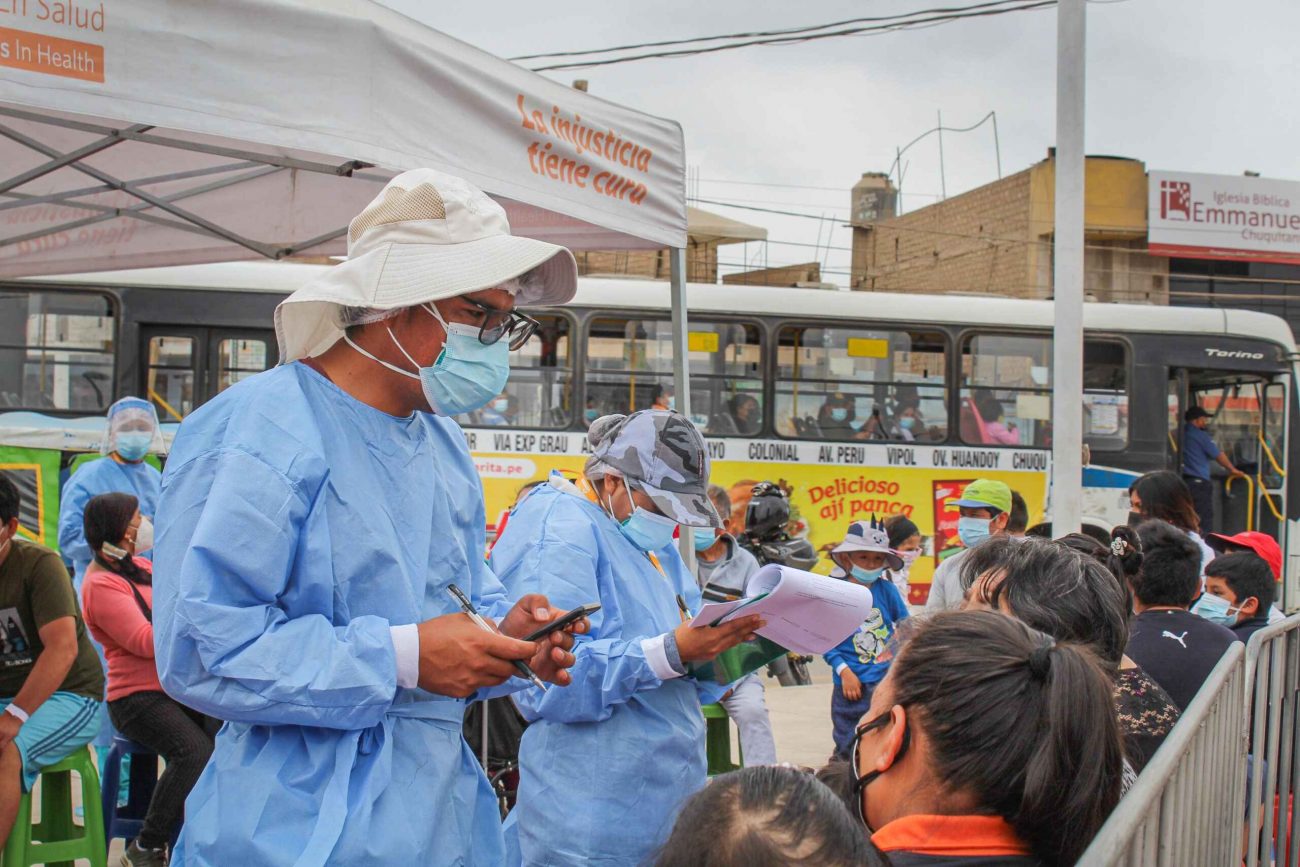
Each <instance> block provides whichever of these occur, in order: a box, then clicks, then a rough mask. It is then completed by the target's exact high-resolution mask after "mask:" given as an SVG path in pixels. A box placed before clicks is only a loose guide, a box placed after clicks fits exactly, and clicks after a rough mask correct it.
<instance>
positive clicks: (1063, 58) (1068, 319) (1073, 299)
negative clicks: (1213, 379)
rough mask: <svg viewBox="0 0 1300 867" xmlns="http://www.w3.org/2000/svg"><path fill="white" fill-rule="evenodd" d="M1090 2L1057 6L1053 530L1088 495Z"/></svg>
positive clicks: (1076, 515)
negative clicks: (1085, 445)
mask: <svg viewBox="0 0 1300 867" xmlns="http://www.w3.org/2000/svg"><path fill="white" fill-rule="evenodd" d="M1085 10H1086V3H1085V0H1059V2H1058V3H1057V5H1056V166H1055V178H1056V192H1055V207H1056V215H1055V235H1054V239H1055V240H1054V242H1053V252H1054V254H1055V256H1054V258H1055V261H1054V265H1053V274H1052V287H1053V297H1054V299H1055V303H1054V305H1053V306H1054V309H1055V324H1054V329H1053V333H1052V336H1053V340H1052V355H1053V358H1052V360H1053V362H1054V363H1053V368H1054V372H1053V390H1052V488H1051V506H1052V535H1053V536H1058V537H1059V536H1063V535H1065V534H1066V533H1072V532H1074V531H1076V530H1078V529H1079V526H1080V524H1081V518H1082V505H1083V503H1082V500H1083V201H1084V200H1083V175H1084V155H1083V130H1084V77H1085V75H1084V74H1085V57H1084V44H1085V39H1084V34H1085V30H1086V26H1085V25H1086V11H1085Z"/></svg>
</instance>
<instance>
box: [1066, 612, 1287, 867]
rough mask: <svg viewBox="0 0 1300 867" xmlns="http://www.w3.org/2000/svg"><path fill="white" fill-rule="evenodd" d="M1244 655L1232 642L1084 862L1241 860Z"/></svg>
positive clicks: (1215, 866) (1210, 864)
mask: <svg viewBox="0 0 1300 867" xmlns="http://www.w3.org/2000/svg"><path fill="white" fill-rule="evenodd" d="M1298 619H1300V618H1298ZM1279 625H1280V624H1279ZM1245 658H1246V651H1245V648H1243V647H1242V645H1241V644H1239V643H1238V644H1233V645H1232V646H1231V647H1229V648H1228V651H1227V652H1226V653H1225V654H1224V655H1223V658H1222V659H1220V660H1219V662H1218V664H1217V665H1216V666H1215V667H1214V670H1213V671H1211V672H1210V676H1209V677H1208V678H1207V679H1206V681H1205V684H1204V685H1203V686H1202V687H1201V690H1200V692H1198V693H1197V694H1196V698H1194V699H1193V700H1192V703H1191V704H1190V705H1189V706H1188V708H1187V710H1186V711H1184V713H1183V715H1182V717H1181V718H1180V719H1179V721H1178V724H1177V725H1175V726H1174V728H1173V731H1171V732H1170V733H1169V736H1168V737H1167V738H1165V742H1164V743H1163V744H1162V745H1161V746H1160V749H1159V750H1157V751H1156V754H1155V756H1153V757H1152V759H1151V761H1150V763H1148V764H1147V766H1146V768H1145V769H1144V770H1143V771H1142V774H1141V775H1140V776H1139V777H1138V779H1137V782H1136V783H1134V784H1133V788H1132V789H1130V790H1129V791H1128V793H1127V794H1126V795H1125V796H1124V798H1123V799H1122V800H1121V801H1120V802H1119V806H1117V807H1116V808H1115V811H1114V812H1113V813H1111V815H1110V818H1109V819H1107V820H1106V823H1105V824H1104V825H1103V826H1102V828H1101V830H1100V831H1098V832H1097V836H1096V837H1095V838H1094V839H1093V841H1092V845H1090V846H1089V847H1088V849H1087V851H1086V852H1084V853H1083V857H1082V858H1081V859H1079V864H1080V865H1089V867H1091V865H1098V867H1103V865H1104V867H1111V865H1133V867H1137V865H1142V867H1146V865H1168V867H1194V865H1205V867H1228V865H1238V864H1241V860H1242V859H1241V850H1242V845H1243V838H1242V828H1243V826H1242V820H1243V819H1244V817H1245V813H1246V809H1245V805H1246V780H1245V774H1244V772H1243V771H1244V767H1245V764H1246V732H1245V728H1246V727H1245V706H1246V666H1245Z"/></svg>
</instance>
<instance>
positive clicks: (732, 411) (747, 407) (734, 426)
mask: <svg viewBox="0 0 1300 867" xmlns="http://www.w3.org/2000/svg"><path fill="white" fill-rule="evenodd" d="M762 426H763V409H762V405H761V404H759V402H758V399H757V398H755V397H754V396H753V395H750V394H737V395H733V396H732V397H731V398H729V399H728V400H727V411H726V412H725V413H722V414H720V415H715V416H714V417H713V420H712V422H711V424H710V425H709V431H708V432H709V433H710V434H714V435H717V436H753V435H754V434H756V433H758V431H759V428H761V427H762Z"/></svg>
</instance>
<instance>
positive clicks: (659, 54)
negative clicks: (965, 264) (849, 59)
mask: <svg viewBox="0 0 1300 867" xmlns="http://www.w3.org/2000/svg"><path fill="white" fill-rule="evenodd" d="M1055 5H1056V0H994V2H988V3H977V4H973V5H970V6H965V7H950V8H949V9H948V10H945V9H928V10H921V11H918V12H912V13H907V14H903V15H895V16H882V17H881V18H880V19H875V20H879V21H884V22H886V23H877V24H870V25H864V26H860V27H849V28H845V29H840V30H827V29H826V28H830V27H836V26H838V25H837V24H834V23H832V24H823V25H820V26H817V27H806V28H799V29H798V30H797V31H785V32H782V31H772V32H771V34H769V35H757V34H755V35H753V37H752V38H750V36H749V35H747V34H730V35H727V36H715V37H700V38H697V39H684V40H672V41H671V42H667V43H663V44H664V45H667V44H679V45H681V44H689V43H698V42H712V41H718V40H722V39H732V40H737V39H738V41H731V42H725V43H723V44H721V45H704V46H699V45H696V46H694V47H690V48H682V49H677V50H673V51H653V52H649V53H644V54H631V55H626V56H622V57H610V58H594V59H586V60H576V61H572V62H567V63H555V64H551V65H549V66H535V67H532V70H533V71H534V72H550V71H554V70H560V69H585V68H588V67H593V66H610V65H613V64H616V63H629V62H631V61H634V60H651V59H658V58H673V57H692V56H695V55H699V54H712V53H715V52H718V51H732V50H735V49H737V48H748V47H751V46H755V45H795V44H799V43H803V42H812V41H814V40H819V39H832V38H836V37H841V36H861V35H866V34H873V33H888V32H892V31H896V30H906V29H911V28H916V27H932V26H937V25H940V24H947V23H950V22H952V21H960V20H963V19H966V18H987V17H990V16H994V15H1005V14H1007V13H1008V12H1026V11H1031V10H1035V9H1045V8H1047V7H1049V6H1055ZM814 31H823V32H814ZM640 47H647V48H648V47H656V44H655V43H645V44H644V45H643V46H637V47H631V46H629V47H626V48H622V49H620V48H605V49H591V50H588V51H573V52H556V53H553V54H545V55H543V54H535V55H528V56H524V57H515V58H511V59H512V60H543V59H546V58H556V59H563V58H565V57H577V56H582V55H592V54H607V53H610V52H613V51H619V50H638V49H639V48H640Z"/></svg>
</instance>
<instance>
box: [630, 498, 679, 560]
mask: <svg viewBox="0 0 1300 867" xmlns="http://www.w3.org/2000/svg"><path fill="white" fill-rule="evenodd" d="M618 528H619V529H620V530H622V531H623V536H624V537H625V538H626V539H627V540H628V541H629V542H631V543H632V544H633V545H635V546H637V547H638V548H640V549H641V550H642V551H658V550H659V549H660V548H663V547H664V546H665V545H668V544H671V543H672V541H673V533H675V532H677V522H676V521H674V520H673V519H672V518H665V517H664V516H663V515H656V514H655V513H654V512H651V511H648V510H646V509H643V508H641V507H640V506H637V507H636V508H635V509H633V510H632V514H630V515H628V516H627V518H626V519H624V520H623V521H622V522H621V523H620V524H619V525H618Z"/></svg>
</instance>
